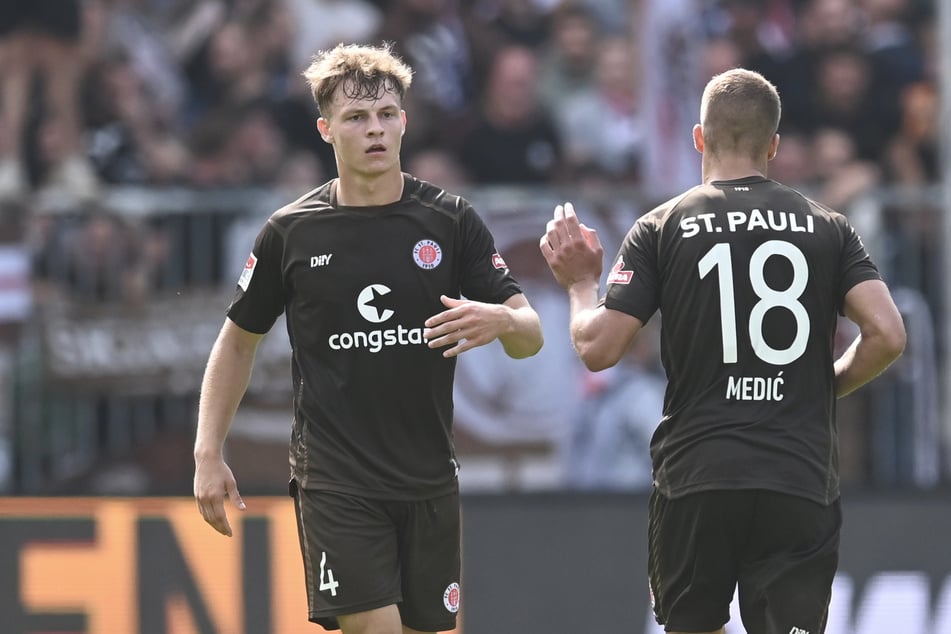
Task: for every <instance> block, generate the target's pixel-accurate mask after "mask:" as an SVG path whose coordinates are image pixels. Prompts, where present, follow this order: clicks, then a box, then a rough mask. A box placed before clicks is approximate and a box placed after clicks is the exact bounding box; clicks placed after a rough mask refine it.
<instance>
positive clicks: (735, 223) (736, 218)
mask: <svg viewBox="0 0 951 634" xmlns="http://www.w3.org/2000/svg"><path fill="white" fill-rule="evenodd" d="M716 217H717V214H715V213H713V212H707V213H702V214H697V215H696V216H689V217H687V218H684V219H682V220H681V221H680V229H681V231H683V234H682V235H681V237H683V238H692V237H693V236H695V235H697V234H698V233H700V232H701V231H706V232H707V233H721V232H723V231H724V230H726V231H728V232H730V233H736V232H737V231H756V230H757V229H766V230H772V231H792V232H793V233H815V226H814V221H813V217H812V216H806V217H805V218H802V217H800V216H797V215H796V214H794V213H792V212H789V211H773V210H772V209H767V210H766V211H765V212H764V211H761V210H759V209H751V210H750V211H749V212H746V211H728V212H726V227H723V226H721V225H719V224H714V222H713V221H714V219H715V218H716ZM803 221H805V223H806V224H805V226H803V224H802V222H803Z"/></svg>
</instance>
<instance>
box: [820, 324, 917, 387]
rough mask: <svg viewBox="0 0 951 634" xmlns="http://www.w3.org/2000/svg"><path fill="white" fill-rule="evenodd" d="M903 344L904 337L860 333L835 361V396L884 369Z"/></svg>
mask: <svg viewBox="0 0 951 634" xmlns="http://www.w3.org/2000/svg"><path fill="white" fill-rule="evenodd" d="M904 347H905V341H904V337H900V338H898V337H889V336H886V335H885V334H884V333H875V334H860V335H859V336H858V337H856V338H855V341H853V342H852V345H850V346H849V348H848V349H847V350H846V351H845V352H844V353H843V354H842V356H841V357H840V358H839V359H838V360H837V361H836V362H835V382H836V390H835V392H836V396H837V397H843V396H845V395H847V394H850V393H851V392H854V391H855V390H857V389H858V388H860V387H862V386H863V385H865V384H866V383H868V382H869V381H871V380H872V379H874V378H875V377H877V376H878V375H879V374H881V373H882V372H884V371H885V369H886V368H887V367H888V366H889V365H891V364H892V362H893V361H894V360H895V359H897V358H898V356H899V355H900V354H901V352H902V350H903V349H904Z"/></svg>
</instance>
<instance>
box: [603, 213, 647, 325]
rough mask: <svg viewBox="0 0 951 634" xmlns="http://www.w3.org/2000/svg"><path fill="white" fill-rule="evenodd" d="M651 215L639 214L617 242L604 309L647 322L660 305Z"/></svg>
mask: <svg viewBox="0 0 951 634" xmlns="http://www.w3.org/2000/svg"><path fill="white" fill-rule="evenodd" d="M657 249H658V236H657V224H656V222H655V216H654V214H648V215H645V216H641V217H640V218H639V219H638V220H637V222H635V223H634V226H633V227H631V230H630V231H629V232H628V234H627V236H626V237H625V238H624V242H623V243H622V244H621V248H620V250H619V251H618V255H617V257H616V258H615V259H614V263H613V265H612V266H611V270H610V272H609V273H608V277H607V291H606V293H605V297H604V306H605V308H610V309H611V310H618V311H621V312H623V313H627V314H629V315H631V316H633V317H636V318H638V319H640V320H641V321H642V322H644V323H647V321H648V320H649V319H650V318H651V316H653V314H654V313H655V312H657V309H658V307H659V305H660V292H659V277H660V273H659V271H658V268H657Z"/></svg>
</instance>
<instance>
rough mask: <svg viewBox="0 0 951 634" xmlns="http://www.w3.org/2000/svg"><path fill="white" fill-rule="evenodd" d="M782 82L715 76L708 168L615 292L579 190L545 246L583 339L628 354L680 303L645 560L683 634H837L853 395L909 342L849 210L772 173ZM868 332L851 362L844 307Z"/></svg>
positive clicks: (625, 260) (575, 336) (737, 72)
mask: <svg viewBox="0 0 951 634" xmlns="http://www.w3.org/2000/svg"><path fill="white" fill-rule="evenodd" d="M779 119H780V99H779V95H778V94H777V92H776V89H775V87H774V86H773V85H772V84H770V83H769V82H768V81H767V80H766V79H765V78H764V77H762V76H761V75H759V74H757V73H754V72H751V71H748V70H744V69H734V70H730V71H727V72H725V73H723V74H720V75H717V76H715V77H713V78H712V79H711V80H710V82H709V83H708V84H707V86H706V89H705V90H704V93H703V97H702V101H701V105H700V124H698V125H696V126H695V127H694V130H693V138H694V143H695V145H696V148H697V150H698V151H699V152H700V153H701V154H702V184H700V185H698V186H696V187H694V188H692V189H690V190H688V191H686V192H684V193H683V194H681V195H680V196H677V197H676V198H673V199H672V200H669V201H667V202H665V203H663V204H662V205H660V206H659V207H657V208H656V209H654V210H652V211H651V212H649V213H647V214H645V215H644V216H642V217H641V218H639V219H638V220H637V222H635V223H634V226H633V227H632V228H631V230H630V231H629V233H628V234H627V236H626V238H625V239H624V241H623V244H622V245H621V248H620V252H619V253H618V255H617V257H616V258H615V259H614V260H613V262H612V268H611V271H610V272H609V274H608V276H607V280H606V282H607V288H606V291H605V293H604V295H603V297H602V296H601V295H600V292H601V290H600V278H601V272H602V255H603V249H602V247H601V244H600V241H599V239H598V236H597V234H596V233H595V232H594V231H592V230H591V229H589V228H587V227H586V226H585V225H584V224H582V223H581V222H580V221H579V219H578V216H577V215H576V213H575V211H574V209H573V207H572V205H571V203H566V204H564V205H559V206H558V207H556V209H555V213H554V218H553V219H552V220H551V221H549V223H548V226H547V232H546V233H545V235H544V236H542V238H541V240H540V243H539V246H540V248H541V252H542V254H543V255H544V257H545V259H546V260H547V262H548V265H549V267H550V268H551V270H552V272H553V274H554V276H555V278H556V279H557V280H558V282H559V283H560V284H561V286H563V287H564V288H565V289H567V291H568V297H569V301H570V306H571V308H570V310H571V322H570V324H571V325H570V334H571V341H572V343H573V345H574V347H575V349H576V351H577V353H578V355H579V356H580V357H581V359H582V360H583V361H584V363H585V365H587V367H588V368H590V369H591V370H602V369H604V368H607V367H610V366H613V365H614V364H615V363H617V362H618V360H619V359H620V358H621V356H622V355H623V354H624V351H625V350H626V349H627V348H628V346H629V345H630V344H631V341H632V340H633V339H634V337H635V336H636V335H637V333H638V331H639V330H640V329H641V327H642V326H643V325H644V324H645V323H646V322H647V321H648V320H649V319H650V318H651V316H652V315H654V313H655V312H657V311H658V310H659V311H660V312H661V314H662V315H663V321H662V335H661V356H662V362H663V365H664V369H665V372H666V375H667V381H668V385H667V391H666V394H665V399H664V413H663V417H662V418H661V420H660V423H659V425H658V426H657V428H656V430H655V432H654V435H653V438H652V439H651V449H650V451H651V460H652V465H653V482H654V484H653V490H652V493H651V499H650V505H649V511H648V517H649V520H648V522H649V526H648V562H649V570H648V574H649V579H650V588H651V592H652V595H653V599H654V614H655V616H656V618H657V621H658V622H659V623H661V624H663V625H664V626H665V629H666V631H668V632H694V633H711V634H714V633H722V632H723V631H724V629H723V628H724V624H725V623H726V622H727V621H728V620H729V618H730V610H729V608H730V602H731V601H732V598H733V596H734V591H735V590H737V589H738V596H739V607H740V614H741V616H742V620H743V625H744V627H745V628H746V631H747V632H748V633H749V634H789V633H790V632H801V633H808V634H820V633H821V632H823V631H824V629H825V622H826V613H827V609H828V605H829V599H830V595H831V588H832V580H833V577H834V576H835V572H836V568H837V565H838V549H839V532H840V526H841V513H840V505H839V474H838V450H837V445H836V442H837V441H836V438H837V434H836V421H835V405H836V399H837V398H838V397H841V396H845V395H846V394H848V393H850V392H852V391H853V390H855V389H856V388H858V387H860V386H861V385H863V384H865V383H867V382H868V381H870V380H872V379H873V378H874V377H876V376H877V375H878V374H880V373H881V372H882V371H883V370H884V369H885V368H886V367H888V365H889V364H890V363H891V362H892V361H894V360H895V359H896V358H897V357H898V356H899V355H900V354H901V352H902V350H903V349H904V346H905V328H904V325H903V323H902V318H901V315H900V314H899V312H898V309H897V308H896V307H895V304H894V302H893V301H892V298H891V295H890V293H889V291H888V288H887V287H886V285H885V284H884V283H883V282H882V279H881V276H880V275H879V272H878V270H877V269H876V267H875V265H874V264H873V263H872V260H871V259H870V258H869V254H868V253H867V252H866V250H865V247H864V246H863V244H862V241H861V240H860V239H859V236H858V235H857V234H856V232H855V231H854V229H853V228H852V226H851V225H850V224H849V222H848V220H847V219H846V218H845V216H843V215H841V214H839V213H836V212H835V211H833V210H831V209H828V208H827V207H824V206H823V205H821V204H819V203H817V202H815V201H813V200H810V199H808V198H806V197H805V196H803V195H802V194H800V193H799V192H797V191H795V190H793V189H790V188H789V187H786V186H784V185H782V184H780V183H777V182H775V181H772V180H770V179H769V178H767V175H766V168H767V163H768V161H769V160H770V159H772V158H773V157H774V156H775V154H776V151H777V148H778V146H779V135H778V134H777V130H778V127H779ZM840 313H841V314H844V315H845V316H846V317H848V318H849V319H850V320H852V321H853V322H855V323H856V324H857V325H858V327H859V329H860V334H859V335H858V337H857V338H856V339H855V340H854V341H853V342H852V344H851V346H850V347H849V348H848V349H847V351H846V352H845V353H843V354H842V356H840V357H839V358H838V359H834V358H833V338H834V334H835V328H836V322H837V319H838V315H839V314H840Z"/></svg>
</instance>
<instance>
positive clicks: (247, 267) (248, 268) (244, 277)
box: [238, 253, 258, 292]
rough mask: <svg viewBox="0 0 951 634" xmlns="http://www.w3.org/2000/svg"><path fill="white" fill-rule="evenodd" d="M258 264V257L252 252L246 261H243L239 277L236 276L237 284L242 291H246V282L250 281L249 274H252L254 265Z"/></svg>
mask: <svg viewBox="0 0 951 634" xmlns="http://www.w3.org/2000/svg"><path fill="white" fill-rule="evenodd" d="M257 265H258V259H257V258H256V257H255V255H254V254H253V253H252V254H251V255H249V256H248V261H247V262H245V263H244V270H243V271H241V277H239V278H238V286H240V287H241V290H242V291H244V292H247V291H248V284H250V283H251V276H252V275H254V267H256V266H257Z"/></svg>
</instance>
